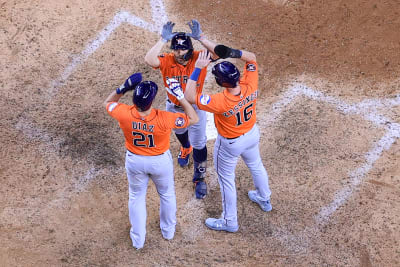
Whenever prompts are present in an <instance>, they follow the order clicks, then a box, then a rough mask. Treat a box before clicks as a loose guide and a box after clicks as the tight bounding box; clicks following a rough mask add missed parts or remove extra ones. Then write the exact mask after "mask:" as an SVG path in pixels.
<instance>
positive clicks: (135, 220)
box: [125, 152, 149, 248]
mask: <svg viewBox="0 0 400 267" xmlns="http://www.w3.org/2000/svg"><path fill="white" fill-rule="evenodd" d="M134 158H135V155H134V154H131V153H130V152H127V155H126V159H125V168H126V173H127V176H128V184H129V202H128V208H129V221H130V223H131V229H130V237H131V239H132V245H133V246H134V247H136V248H142V247H143V245H144V242H145V238H146V219H147V212H146V192H147V185H148V180H149V177H148V176H147V174H146V173H145V172H143V166H139V165H138V164H137V163H138V161H137V160H135V159H134Z"/></svg>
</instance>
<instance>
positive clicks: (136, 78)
mask: <svg viewBox="0 0 400 267" xmlns="http://www.w3.org/2000/svg"><path fill="white" fill-rule="evenodd" d="M141 81H142V74H141V73H140V72H137V73H134V74H132V75H131V76H129V78H128V79H126V81H125V82H124V83H123V84H122V85H121V86H120V87H118V88H117V89H116V90H115V91H112V92H111V93H110V94H109V95H108V97H107V98H106V100H104V102H103V105H104V106H105V107H107V105H108V104H109V103H111V102H118V101H119V99H120V98H121V97H122V96H123V95H124V94H125V93H126V92H128V91H131V90H133V89H135V87H136V85H138V84H139V83H140V82H141Z"/></svg>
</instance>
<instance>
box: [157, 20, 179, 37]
mask: <svg viewBox="0 0 400 267" xmlns="http://www.w3.org/2000/svg"><path fill="white" fill-rule="evenodd" d="M174 26H175V23H172V22H171V21H168V22H167V23H165V24H164V26H163V28H162V30H161V37H162V38H163V40H164V41H165V42H168V41H169V40H171V39H172V38H173V37H174V36H175V35H176V34H177V32H172V29H173V28H174Z"/></svg>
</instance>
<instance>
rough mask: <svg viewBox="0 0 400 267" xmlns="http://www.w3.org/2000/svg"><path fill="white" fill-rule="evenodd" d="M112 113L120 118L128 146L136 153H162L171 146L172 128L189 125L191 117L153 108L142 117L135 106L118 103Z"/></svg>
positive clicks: (145, 154) (150, 154)
mask: <svg viewBox="0 0 400 267" xmlns="http://www.w3.org/2000/svg"><path fill="white" fill-rule="evenodd" d="M109 113H110V115H111V116H112V117H114V118H115V119H117V120H118V122H119V125H120V127H121V129H122V131H123V133H124V136H125V146H126V148H127V149H128V150H129V151H131V152H132V153H134V154H138V155H144V156H154V155H160V154H162V153H164V152H165V151H167V150H168V149H169V146H170V135H171V130H172V128H180V127H184V126H187V125H188V123H189V119H188V117H187V115H185V114H182V113H171V112H167V111H161V110H158V109H154V108H153V109H152V110H151V112H150V114H149V115H147V116H145V117H142V116H141V115H140V114H139V112H138V111H137V109H136V108H135V107H134V106H129V105H125V104H121V103H118V106H116V107H115V108H114V109H113V110H111V112H110V111H109Z"/></svg>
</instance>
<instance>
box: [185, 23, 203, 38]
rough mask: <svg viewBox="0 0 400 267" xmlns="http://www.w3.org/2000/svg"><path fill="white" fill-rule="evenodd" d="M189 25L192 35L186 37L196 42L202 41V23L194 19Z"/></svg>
mask: <svg viewBox="0 0 400 267" xmlns="http://www.w3.org/2000/svg"><path fill="white" fill-rule="evenodd" d="M187 24H188V25H189V28H190V30H191V31H192V33H188V34H186V35H187V36H190V37H192V38H193V39H195V40H200V37H201V34H202V33H203V32H202V31H201V28H200V23H199V22H198V21H197V20H195V19H192V21H190V22H188V23H187Z"/></svg>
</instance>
